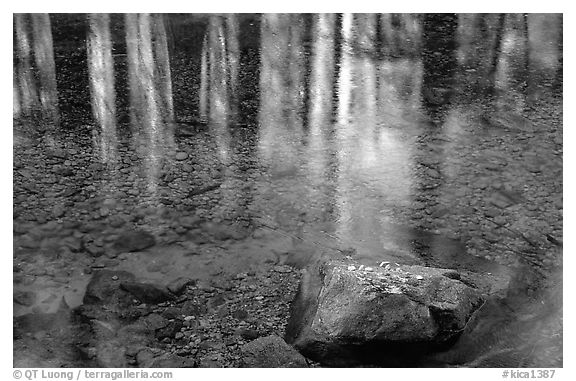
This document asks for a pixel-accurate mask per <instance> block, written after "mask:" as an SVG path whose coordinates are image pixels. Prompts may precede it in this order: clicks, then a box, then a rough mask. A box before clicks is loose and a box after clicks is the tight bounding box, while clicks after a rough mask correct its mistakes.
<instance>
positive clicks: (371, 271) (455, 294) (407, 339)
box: [286, 260, 484, 366]
mask: <svg viewBox="0 0 576 381" xmlns="http://www.w3.org/2000/svg"><path fill="white" fill-rule="evenodd" d="M455 274H457V273H456V272H455V271H453V270H447V269H439V268H430V267H422V266H403V265H400V266H394V267H392V266H382V267H380V266H370V267H366V266H364V265H362V264H360V263H357V262H354V261H351V260H328V261H326V262H323V263H320V264H319V265H315V266H311V267H309V268H308V269H307V270H306V272H305V274H304V276H303V279H302V280H301V283H300V289H299V292H298V294H297V296H296V299H295V300H294V302H293V304H292V308H291V316H290V320H289V323H288V327H287V330H286V341H287V342H288V343H291V344H293V345H294V346H295V347H296V348H297V349H298V350H299V351H300V352H301V353H302V354H304V355H305V356H307V357H309V358H311V359H313V360H316V361H319V362H321V363H323V364H325V365H331V366H347V365H354V364H359V363H376V364H381V365H389V366H405V365H409V364H408V363H409V362H410V361H415V360H416V359H417V357H418V356H419V355H425V354H426V353H428V352H430V351H433V350H435V349H438V348H441V347H443V346H446V345H447V344H450V343H451V341H452V340H454V339H455V338H457V337H458V335H459V334H460V333H461V332H462V330H463V329H464V327H465V326H466V323H467V322H468V320H469V319H470V318H471V316H472V314H473V313H474V311H476V310H477V309H478V308H479V307H480V306H481V305H482V304H483V302H484V297H483V296H482V292H481V291H480V290H478V289H476V288H473V287H470V286H468V285H466V284H465V283H463V282H462V281H461V280H459V279H457V278H458V276H457V275H455Z"/></svg>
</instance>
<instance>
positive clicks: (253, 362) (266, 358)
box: [242, 335, 308, 368]
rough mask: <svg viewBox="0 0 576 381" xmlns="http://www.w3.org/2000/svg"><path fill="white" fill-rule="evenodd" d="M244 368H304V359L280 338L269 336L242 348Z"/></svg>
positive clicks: (306, 365) (305, 364)
mask: <svg viewBox="0 0 576 381" xmlns="http://www.w3.org/2000/svg"><path fill="white" fill-rule="evenodd" d="M242 354H243V358H242V364H243V367H244V368H305V367H308V364H307V363H306V359H305V358H304V357H303V356H302V355H301V354H300V353H298V351H296V350H295V349H294V348H292V347H291V346H290V345H288V344H287V343H286V342H285V341H284V340H282V338H280V337H278V336H275V335H270V336H266V337H261V338H259V339H256V340H253V341H251V342H250V343H248V344H245V345H244V346H243V347H242Z"/></svg>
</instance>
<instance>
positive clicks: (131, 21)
mask: <svg viewBox="0 0 576 381" xmlns="http://www.w3.org/2000/svg"><path fill="white" fill-rule="evenodd" d="M125 24H126V46H127V54H128V70H129V87H130V108H131V114H130V116H131V124H132V134H133V138H134V139H135V140H136V141H135V143H136V144H137V146H142V145H143V147H144V149H145V150H146V152H144V155H145V157H146V161H147V166H148V171H147V172H148V177H149V184H148V185H149V189H150V190H151V191H154V190H155V189H156V182H157V177H158V173H159V170H160V164H161V160H162V157H163V152H164V150H166V149H168V148H169V147H170V146H173V145H174V136H173V134H172V129H171V127H170V126H171V122H172V118H173V115H174V110H173V106H172V94H171V92H172V90H171V84H169V83H167V82H169V81H171V78H170V70H169V60H168V57H167V54H168V49H167V41H166V33H165V30H164V27H163V22H162V21H161V15H150V14H126V15H125ZM140 137H142V139H141V138H140ZM140 143H143V144H140Z"/></svg>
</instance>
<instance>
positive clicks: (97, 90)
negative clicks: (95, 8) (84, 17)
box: [87, 13, 117, 163]
mask: <svg viewBox="0 0 576 381" xmlns="http://www.w3.org/2000/svg"><path fill="white" fill-rule="evenodd" d="M88 20H89V31H88V40H87V44H88V46H87V51H88V69H89V75H90V94H91V98H92V99H91V102H92V113H93V115H94V119H95V120H96V122H97V123H98V125H99V127H100V131H99V133H97V132H96V131H94V134H93V137H94V138H95V140H96V141H95V142H94V144H95V146H96V147H98V149H99V151H100V156H101V159H102V161H103V162H104V163H113V162H114V161H115V158H116V147H117V142H116V104H115V93H114V63H113V60H112V41H111V39H110V17H109V15H108V14H104V13H95V14H91V15H90V16H89V17H88Z"/></svg>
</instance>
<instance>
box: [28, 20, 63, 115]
mask: <svg viewBox="0 0 576 381" xmlns="http://www.w3.org/2000/svg"><path fill="white" fill-rule="evenodd" d="M31 16H32V35H33V40H34V60H35V62H36V67H37V68H38V76H39V79H40V104H41V105H42V110H43V114H44V116H45V118H46V119H47V120H50V121H52V122H53V123H54V125H56V126H57V125H58V93H57V91H56V65H55V63H54V47H53V42H52V30H51V28H50V17H49V16H48V14H47V13H33V14H32V15H31Z"/></svg>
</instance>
